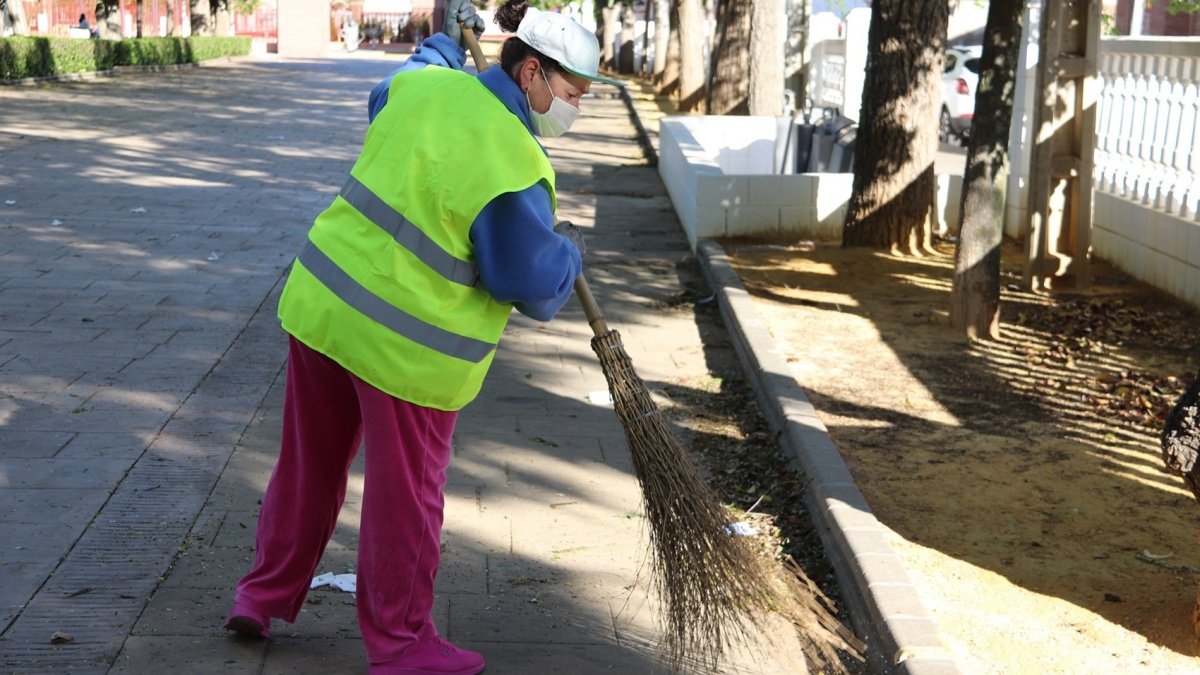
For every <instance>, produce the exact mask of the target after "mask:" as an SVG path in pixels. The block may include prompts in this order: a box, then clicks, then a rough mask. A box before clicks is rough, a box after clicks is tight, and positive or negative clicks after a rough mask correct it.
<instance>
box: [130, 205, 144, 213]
mask: <svg viewBox="0 0 1200 675" xmlns="http://www.w3.org/2000/svg"><path fill="white" fill-rule="evenodd" d="M129 212H130V213H145V212H146V207H144V206H139V207H137V208H136V209H129Z"/></svg>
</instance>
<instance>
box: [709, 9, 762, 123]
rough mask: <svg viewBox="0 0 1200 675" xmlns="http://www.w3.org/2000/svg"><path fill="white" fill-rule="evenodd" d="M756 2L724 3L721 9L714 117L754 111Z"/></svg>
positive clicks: (714, 74) (712, 91)
mask: <svg viewBox="0 0 1200 675" xmlns="http://www.w3.org/2000/svg"><path fill="white" fill-rule="evenodd" d="M751 4H752V0H721V2H720V4H719V5H718V6H717V40H716V44H715V45H714V46H713V53H712V66H711V67H710V68H709V72H710V73H711V78H712V80H711V82H709V85H708V113H709V114H710V115H745V114H747V113H749V112H750V107H749V97H750V78H751V74H750V49H751V47H750V5H751Z"/></svg>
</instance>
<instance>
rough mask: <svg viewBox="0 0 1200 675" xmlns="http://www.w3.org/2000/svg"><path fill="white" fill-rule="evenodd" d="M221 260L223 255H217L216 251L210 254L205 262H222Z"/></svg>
mask: <svg viewBox="0 0 1200 675" xmlns="http://www.w3.org/2000/svg"><path fill="white" fill-rule="evenodd" d="M220 259H221V254H219V253H217V252H216V251H213V252H212V253H209V254H208V257H207V258H205V260H208V261H209V262H211V261H213V260H220Z"/></svg>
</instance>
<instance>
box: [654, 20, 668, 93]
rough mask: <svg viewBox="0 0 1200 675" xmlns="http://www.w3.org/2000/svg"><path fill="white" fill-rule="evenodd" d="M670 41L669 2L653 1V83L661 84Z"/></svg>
mask: <svg viewBox="0 0 1200 675" xmlns="http://www.w3.org/2000/svg"><path fill="white" fill-rule="evenodd" d="M670 39H671V0H654V81H655V82H656V83H657V84H660V85H661V84H662V81H663V72H664V71H665V70H666V68H667V51H668V47H667V43H668V41H669V40H670Z"/></svg>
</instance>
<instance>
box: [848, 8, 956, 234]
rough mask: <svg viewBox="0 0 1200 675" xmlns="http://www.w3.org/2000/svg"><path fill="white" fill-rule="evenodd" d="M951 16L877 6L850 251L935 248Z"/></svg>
mask: <svg viewBox="0 0 1200 675" xmlns="http://www.w3.org/2000/svg"><path fill="white" fill-rule="evenodd" d="M948 14H949V8H948V6H947V4H946V0H875V2H873V3H871V28H870V30H869V32H868V34H867V42H868V54H867V73H866V79H865V81H864V84H863V99H862V108H861V112H860V113H859V127H858V137H857V141H856V144H855V156H854V191H853V193H852V194H851V197H850V204H849V206H848V208H847V209H846V224H845V228H844V230H843V233H842V244H843V245H844V246H873V247H875V248H880V249H890V250H892V251H893V252H896V253H911V254H918V253H920V252H922V251H924V250H927V249H928V248H929V244H930V237H931V233H932V228H931V223H932V220H933V197H934V192H935V189H936V181H935V178H934V173H933V158H934V154H935V153H936V152H937V140H938V139H937V113H938V103H939V101H941V93H940V90H941V76H942V65H943V62H944V61H945V44H946V27H947V21H948ZM847 103H851V102H847Z"/></svg>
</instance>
